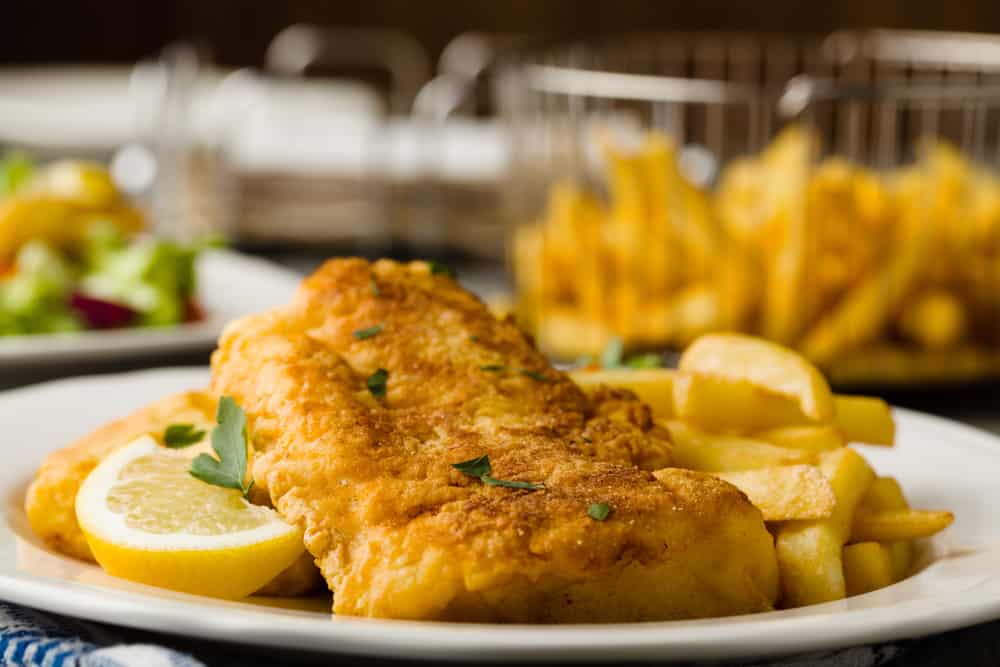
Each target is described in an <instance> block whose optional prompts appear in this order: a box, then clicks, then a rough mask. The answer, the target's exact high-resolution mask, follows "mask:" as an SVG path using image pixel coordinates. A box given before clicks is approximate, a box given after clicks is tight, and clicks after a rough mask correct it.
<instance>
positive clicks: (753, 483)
mask: <svg viewBox="0 0 1000 667" xmlns="http://www.w3.org/2000/svg"><path fill="white" fill-rule="evenodd" d="M715 476H716V477H718V478H720V479H724V480H726V481H727V482H729V483H730V484H732V485H733V486H735V487H736V488H737V489H739V490H740V491H742V492H743V493H745V494H747V497H748V498H749V499H750V502H751V503H753V504H754V506H755V507H757V509H759V510H760V512H761V514H762V515H763V516H764V521H789V520H801V519H825V518H827V517H829V516H830V515H831V514H833V508H834V506H835V505H836V502H837V500H836V498H834V496H833V489H832V488H830V482H829V481H827V479H826V477H824V476H823V473H821V472H820V471H819V469H818V468H816V467H815V466H809V465H795V466H781V467H777V468H760V469H758V470H746V471H742V472H720V473H715Z"/></svg>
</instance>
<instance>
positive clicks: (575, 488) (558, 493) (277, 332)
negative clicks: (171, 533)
mask: <svg viewBox="0 0 1000 667" xmlns="http://www.w3.org/2000/svg"><path fill="white" fill-rule="evenodd" d="M373 327H374V328H373ZM378 369H385V370H387V371H388V380H387V385H386V392H385V395H384V397H381V398H380V397H376V396H375V395H373V393H378V392H377V383H376V392H372V391H370V390H369V388H368V386H367V382H366V381H367V380H368V378H369V377H371V376H372V375H373V374H374V373H375V372H376V371H377V370H378ZM212 371H213V379H212V391H213V393H216V394H228V395H231V396H233V397H234V398H235V399H236V400H237V402H238V403H239V404H240V405H242V406H243V408H244V409H245V410H246V412H247V415H248V418H249V425H250V433H251V438H252V440H253V444H254V448H255V450H256V454H255V460H254V464H253V474H254V479H255V482H256V484H257V485H259V487H260V489H261V492H266V493H268V494H269V495H270V501H271V502H272V503H273V505H274V507H275V508H277V510H278V511H279V512H280V513H281V514H282V515H283V516H284V517H285V518H286V519H287V520H289V521H291V522H293V523H295V524H298V525H299V526H301V527H302V528H303V530H304V533H305V542H306V548H307V549H308V550H309V552H310V553H312V555H313V556H315V558H316V563H317V565H318V566H319V568H320V570H321V572H322V574H323V576H324V578H325V579H326V581H327V584H328V585H329V587H330V588H331V590H333V591H334V611H335V612H336V613H338V614H351V615H361V616H373V617H385V618H400V619H440V620H461V621H503V622H508V621H509V622H615V621H649V620H663V619H677V618H693V617H705V616H719V615H727V614H739V613H747V612H755V611H761V610H766V609H770V608H772V605H773V603H774V600H775V597H776V595H777V565H776V561H775V555H774V548H773V543H772V539H771V536H770V535H769V534H768V532H767V530H766V529H765V527H764V523H763V520H762V518H761V515H760V513H759V512H758V510H757V509H756V508H754V507H753V506H752V505H751V504H750V502H749V501H748V500H747V499H746V497H745V496H744V495H743V494H742V493H740V492H739V491H738V490H737V489H735V488H734V487H732V486H730V485H728V484H726V483H724V482H722V481H719V480H717V479H714V478H712V477H709V476H707V475H703V474H699V473H694V472H690V471H684V470H667V471H663V472H661V473H659V476H660V480H659V481H658V480H657V479H656V478H654V477H653V475H652V474H651V473H650V472H648V471H649V470H653V469H657V468H662V467H664V466H666V465H669V462H670V443H669V440H668V438H667V436H666V435H665V433H663V432H662V431H660V430H659V429H658V428H657V427H655V426H654V425H653V424H652V421H651V420H650V419H649V410H648V408H646V406H644V405H642V404H641V403H639V402H638V401H637V400H635V399H634V397H632V396H631V395H629V394H628V393H627V392H610V393H605V394H602V395H601V396H599V397H598V398H597V399H596V400H595V401H594V402H592V401H591V400H589V399H588V398H587V397H586V396H585V395H584V394H583V392H582V391H581V390H580V389H579V388H578V387H577V386H576V385H575V384H573V383H572V382H571V381H570V380H569V379H568V378H567V377H566V376H565V375H564V374H563V373H560V372H558V371H556V370H554V369H553V368H552V367H551V366H550V365H549V364H548V363H547V362H546V360H545V359H544V358H543V357H542V356H541V355H540V354H539V353H538V352H537V351H535V349H534V348H533V346H532V345H531V343H530V341H529V340H528V339H527V337H526V336H525V335H524V334H523V333H521V332H520V331H519V330H518V329H517V328H516V327H515V326H514V325H513V324H510V323H507V322H500V321H497V320H496V319H495V318H494V317H492V316H491V315H490V314H489V312H488V311H487V310H486V308H485V306H484V305H483V304H482V303H481V302H479V301H478V300H477V299H476V298H475V297H473V296H472V295H470V294H468V293H467V292H465V291H463V290H462V289H460V288H459V287H458V285H457V284H456V283H455V282H454V281H453V280H451V279H450V278H449V277H447V276H446V275H443V274H436V275H435V274H432V272H431V270H430V268H429V266H428V265H427V264H424V263H413V264H409V265H400V264H396V263H394V262H390V261H380V262H377V263H375V264H368V263H367V262H365V261H363V260H355V259H352V260H333V261H330V262H328V263H327V264H326V265H324V266H323V267H322V268H321V269H320V270H318V271H317V272H316V273H315V274H313V275H312V276H311V277H310V278H308V279H307V280H306V281H305V282H304V283H303V285H302V286H301V288H300V290H299V292H298V294H297V296H296V298H295V300H294V302H293V303H292V304H291V305H290V306H288V307H285V308H281V309H277V310H274V311H271V312H268V313H264V314H261V315H256V316H251V317H247V318H244V319H242V320H239V321H237V322H234V323H233V324H231V325H230V326H229V327H228V329H227V331H226V332H225V333H224V334H223V336H222V339H221V341H220V346H219V349H218V350H217V351H216V353H215V354H214V356H213V359H212ZM482 455H489V459H490V461H491V463H492V476H493V477H494V478H496V479H501V480H515V481H522V482H531V483H536V484H544V488H543V489H542V490H537V491H529V490H520V489H513V488H505V487H501V486H489V485H486V484H484V482H483V481H480V479H477V478H473V477H469V476H466V475H464V474H462V473H461V472H459V471H458V470H456V469H454V468H453V467H452V464H453V463H457V462H461V461H466V460H469V459H473V458H476V457H479V456H482ZM592 503H608V504H609V505H610V506H611V507H612V508H613V509H612V511H611V514H610V516H609V517H608V518H607V519H606V520H604V521H597V520H595V519H592V518H590V517H589V516H588V507H589V506H590V505H591V504H592Z"/></svg>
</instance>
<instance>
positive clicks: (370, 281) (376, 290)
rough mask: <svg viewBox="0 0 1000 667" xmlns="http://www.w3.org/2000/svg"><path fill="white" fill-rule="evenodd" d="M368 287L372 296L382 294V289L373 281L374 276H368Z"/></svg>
mask: <svg viewBox="0 0 1000 667" xmlns="http://www.w3.org/2000/svg"><path fill="white" fill-rule="evenodd" d="M368 289H369V291H371V293H372V296H382V290H380V289H379V288H378V283H377V282H375V277H374V276H372V277H369V278H368Z"/></svg>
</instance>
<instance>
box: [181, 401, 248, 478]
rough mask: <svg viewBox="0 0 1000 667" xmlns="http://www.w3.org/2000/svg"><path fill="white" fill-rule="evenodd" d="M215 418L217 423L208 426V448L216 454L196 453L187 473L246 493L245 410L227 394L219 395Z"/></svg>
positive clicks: (246, 446) (246, 445)
mask: <svg viewBox="0 0 1000 667" xmlns="http://www.w3.org/2000/svg"><path fill="white" fill-rule="evenodd" d="M215 419H216V421H217V422H218V426H216V427H215V428H214V429H212V449H213V450H215V454H216V456H218V458H215V457H213V456H211V455H209V454H199V455H198V456H197V457H195V459H194V460H193V461H192V462H191V475H192V476H194V477H196V478H198V479H200V480H201V481H203V482H205V483H207V484H212V485H214V486H221V487H223V488H227V489H236V490H237V491H240V492H241V493H242V494H243V495H244V497H247V496H249V495H250V489H251V488H253V480H252V479H251V480H250V481H249V482H247V481H246V476H247V448H248V444H247V416H246V413H244V412H243V409H242V408H240V406H239V405H237V403H236V401H234V400H233V399H232V398H231V397H229V396H223V397H222V398H220V399H219V407H218V410H217V412H216V417H215Z"/></svg>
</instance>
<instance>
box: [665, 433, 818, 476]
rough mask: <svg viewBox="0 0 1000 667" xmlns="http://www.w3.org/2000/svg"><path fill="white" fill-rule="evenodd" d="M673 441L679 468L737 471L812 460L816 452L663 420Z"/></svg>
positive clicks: (676, 462) (675, 461)
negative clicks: (711, 431) (701, 429)
mask: <svg viewBox="0 0 1000 667" xmlns="http://www.w3.org/2000/svg"><path fill="white" fill-rule="evenodd" d="M665 425H666V426H667V428H668V429H669V430H670V436H671V438H672V439H673V441H674V450H673V454H674V463H675V464H676V466H677V467H678V468H688V469H690V470H700V471H702V472H736V471H740V470H753V469H754V468H768V467H773V466H782V465H792V464H796V463H811V462H812V461H813V460H814V459H815V456H814V455H813V454H812V453H811V452H806V451H803V450H801V449H786V448H784V447H775V446H774V445H771V444H768V443H766V442H761V441H760V440H751V439H749V438H741V437H738V436H732V435H717V434H714V433H705V432H703V431H700V430H699V429H697V428H696V427H694V426H691V425H690V424H686V423H684V422H681V421H668V422H666V423H665Z"/></svg>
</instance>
